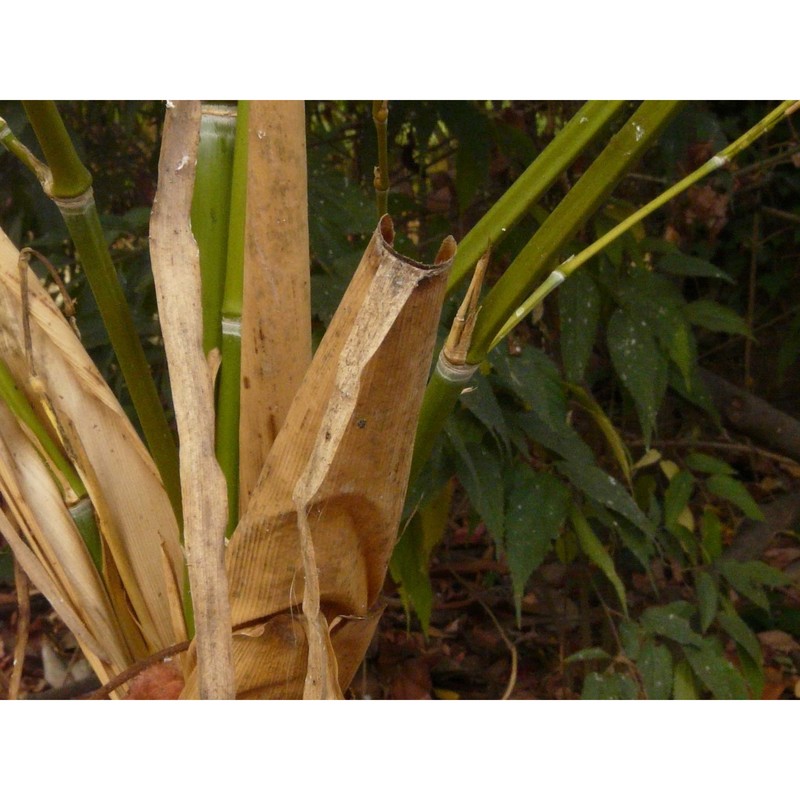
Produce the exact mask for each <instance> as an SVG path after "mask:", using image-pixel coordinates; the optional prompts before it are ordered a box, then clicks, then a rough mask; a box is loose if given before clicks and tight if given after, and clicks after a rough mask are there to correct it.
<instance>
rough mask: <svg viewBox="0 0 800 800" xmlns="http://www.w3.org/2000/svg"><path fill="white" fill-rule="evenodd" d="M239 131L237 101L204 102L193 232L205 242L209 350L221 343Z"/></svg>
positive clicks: (205, 343)
mask: <svg viewBox="0 0 800 800" xmlns="http://www.w3.org/2000/svg"><path fill="white" fill-rule="evenodd" d="M235 135H236V108H235V106H234V107H232V106H227V105H219V104H217V105H211V104H208V105H204V106H203V117H202V120H201V122H200V149H199V150H198V153H197V176H196V178H195V184H194V195H193V197H192V232H193V233H194V238H195V239H196V240H197V246H198V247H199V248H200V272H201V275H202V298H203V349H204V350H205V352H206V354H208V353H210V352H211V350H213V349H214V348H215V347H216V348H219V347H220V339H221V332H220V319H221V316H222V295H223V289H224V286H225V272H226V264H227V261H228V225H229V222H228V219H229V216H230V206H231V180H232V174H233V148H234V137H235Z"/></svg>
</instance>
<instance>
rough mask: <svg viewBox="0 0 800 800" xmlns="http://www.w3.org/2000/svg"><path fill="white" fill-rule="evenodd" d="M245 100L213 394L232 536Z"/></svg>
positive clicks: (238, 137) (235, 518) (236, 489)
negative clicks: (216, 383)
mask: <svg viewBox="0 0 800 800" xmlns="http://www.w3.org/2000/svg"><path fill="white" fill-rule="evenodd" d="M248 127H249V103H248V102H247V101H244V100H243V101H239V104H238V108H237V119H236V143H235V146H234V155H233V179H232V191H231V202H230V217H229V225H228V251H227V269H226V273H225V290H224V295H223V300H222V319H221V325H222V364H221V366H220V376H219V392H218V396H217V448H216V453H217V461H218V462H219V465H220V467H221V468H222V472H223V474H224V475H225V479H226V481H227V484H228V530H227V535H228V536H229V537H230V536H231V534H232V533H233V531H234V529H235V527H236V523H237V522H238V520H239V396H240V380H241V377H240V376H241V364H242V294H243V291H244V286H243V283H244V235H245V211H246V207H247V162H248V159H247V145H248V141H247V140H248Z"/></svg>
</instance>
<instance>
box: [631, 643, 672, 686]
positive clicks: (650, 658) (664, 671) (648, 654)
mask: <svg viewBox="0 0 800 800" xmlns="http://www.w3.org/2000/svg"><path fill="white" fill-rule="evenodd" d="M636 666H637V667H638V668H639V674H640V675H641V676H642V683H643V684H644V691H645V694H646V695H647V699H648V700H669V698H670V696H671V695H672V675H673V665H672V654H671V653H670V651H669V648H667V647H665V646H664V645H663V644H656V643H655V642H654V641H653V640H652V639H647V640H646V641H645V643H644V644H643V645H642V650H641V653H640V654H639V657H638V659H637V660H636Z"/></svg>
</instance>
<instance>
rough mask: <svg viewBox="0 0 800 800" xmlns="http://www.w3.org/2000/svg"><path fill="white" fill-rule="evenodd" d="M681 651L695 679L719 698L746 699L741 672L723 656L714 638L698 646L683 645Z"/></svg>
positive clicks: (745, 689) (745, 688)
mask: <svg viewBox="0 0 800 800" xmlns="http://www.w3.org/2000/svg"><path fill="white" fill-rule="evenodd" d="M683 653H684V655H685V656H686V660H687V661H688V662H689V664H690V665H691V667H692V671H693V672H694V674H695V675H696V676H697V679H698V680H699V681H700V682H701V683H702V684H704V685H705V687H706V688H707V689H708V690H709V691H710V692H711V694H713V695H714V697H716V698H717V699H719V700H746V699H747V687H746V686H745V683H744V679H743V678H742V676H741V674H740V673H739V672H737V671H736V668H735V667H734V666H733V664H731V662H730V661H728V659H727V658H725V654H724V652H723V651H722V647H721V645H720V643H719V642H718V641H717V640H716V639H705V640H703V643H702V645H701V646H700V647H684V648H683Z"/></svg>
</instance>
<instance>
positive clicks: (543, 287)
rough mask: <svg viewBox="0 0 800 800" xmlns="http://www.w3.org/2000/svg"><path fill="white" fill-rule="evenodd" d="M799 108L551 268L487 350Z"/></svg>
mask: <svg viewBox="0 0 800 800" xmlns="http://www.w3.org/2000/svg"><path fill="white" fill-rule="evenodd" d="M798 107H800V102H799V101H796V100H785V101H784V102H783V103H781V104H780V105H778V106H777V107H776V108H774V109H773V110H772V111H770V113H769V114H767V115H766V116H765V117H764V118H763V119H762V120H761V121H760V122H758V123H757V124H756V125H754V126H753V127H752V128H750V130H748V131H747V132H746V133H744V134H742V136H740V137H739V138H738V139H736V140H735V141H734V142H732V143H731V144H729V145H728V146H727V147H725V148H723V149H722V150H720V152H719V153H717V154H716V155H714V156H712V157H711V158H709V159H708V161H706V162H705V164H702V165H701V166H700V167H698V168H697V169H696V170H695V171H694V172H692V173H691V174H689V175H687V176H686V177H685V178H683V179H682V180H680V181H678V182H677V183H676V184H674V185H673V186H670V188H669V189H667V190H666V191H665V192H662V193H661V194H660V195H659V196H658V197H656V198H655V199H654V200H651V201H650V202H649V203H647V205H644V206H642V207H641V208H640V209H639V210H638V211H635V212H634V213H633V214H631V215H630V216H628V217H626V218H625V219H624V220H623V221H622V222H620V223H619V224H618V225H615V226H614V227H613V228H612V229H611V230H610V231H608V232H607V233H606V234H604V235H603V236H601V237H600V238H599V239H597V240H596V241H595V242H593V243H592V244H591V245H589V246H588V247H586V248H585V249H584V250H581V252H580V253H578V254H577V255H576V256H571V257H570V258H568V259H567V260H566V261H564V262H563V263H562V264H560V265H559V266H558V268H557V269H554V270H553V271H552V272H551V273H550V274H549V275H548V276H547V278H545V280H544V281H542V283H541V284H540V285H539V286H538V287H537V288H536V290H535V291H534V292H533V293H532V294H531V295H530V296H529V297H528V298H527V299H526V300H525V302H523V303H522V304H521V305H520V306H519V307H518V308H517V309H516V310H515V311H514V314H513V315H512V316H511V317H509V319H508V320H507V321H506V323H505V325H503V326H502V328H500V330H499V331H498V333H497V334H496V335H495V337H494V339H493V340H492V342H491V344H490V345H489V350H491V349H493V348H494V347H496V346H497V345H498V344H500V342H501V341H502V340H503V339H504V338H505V337H506V336H508V334H509V333H510V332H511V331H512V330H513V329H514V328H515V327H516V326H517V325H518V324H519V323H520V321H522V320H523V319H525V317H526V316H527V315H528V314H530V313H531V312H532V311H533V309H534V308H536V306H538V305H540V304H541V303H542V302H543V301H544V299H545V298H546V297H547V296H548V295H549V294H550V293H551V292H552V291H553V290H554V289H556V288H557V287H558V286H560V285H561V284H562V283H563V282H564V281H565V280H566V279H567V278H568V277H569V276H570V275H572V273H573V272H575V270H576V269H578V268H580V267H582V266H583V265H584V264H585V263H586V262H587V261H589V260H590V259H591V258H593V257H594V256H596V255H597V254H598V253H600V252H601V251H602V250H604V249H605V248H606V247H608V245H610V244H611V243H612V242H613V241H615V240H616V239H618V238H619V237H620V236H622V234H624V233H625V232H626V231H628V230H630V229H631V228H632V227H633V226H634V225H636V224H637V223H639V222H641V221H642V220H643V219H645V217H648V216H649V215H650V214H652V213H653V212H654V211H657V210H658V209H659V208H661V207H662V206H664V205H665V204H666V203H669V202H670V201H671V200H673V199H674V198H675V197H677V196H678V195H679V194H681V193H682V192H685V191H686V190H687V189H688V188H689V187H690V186H693V185H694V184H695V183H697V182H698V181H701V180H703V178H706V177H707V176H708V175H710V174H711V173H712V172H716V171H717V170H718V169H721V168H722V167H724V166H726V165H728V164H729V163H730V162H731V161H732V160H733V159H734V158H735V157H736V156H737V155H738V154H739V153H741V152H742V150H744V149H745V148H747V147H749V146H750V145H751V144H752V143H753V142H754V141H755V140H756V139H758V138H759V137H761V136H763V135H764V134H765V133H767V132H768V131H770V130H772V128H773V127H775V125H777V124H778V123H779V122H780V121H781V120H782V119H785V118H786V117H788V116H789V115H790V114H792V113H794V111H796V110H797V109H798Z"/></svg>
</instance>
